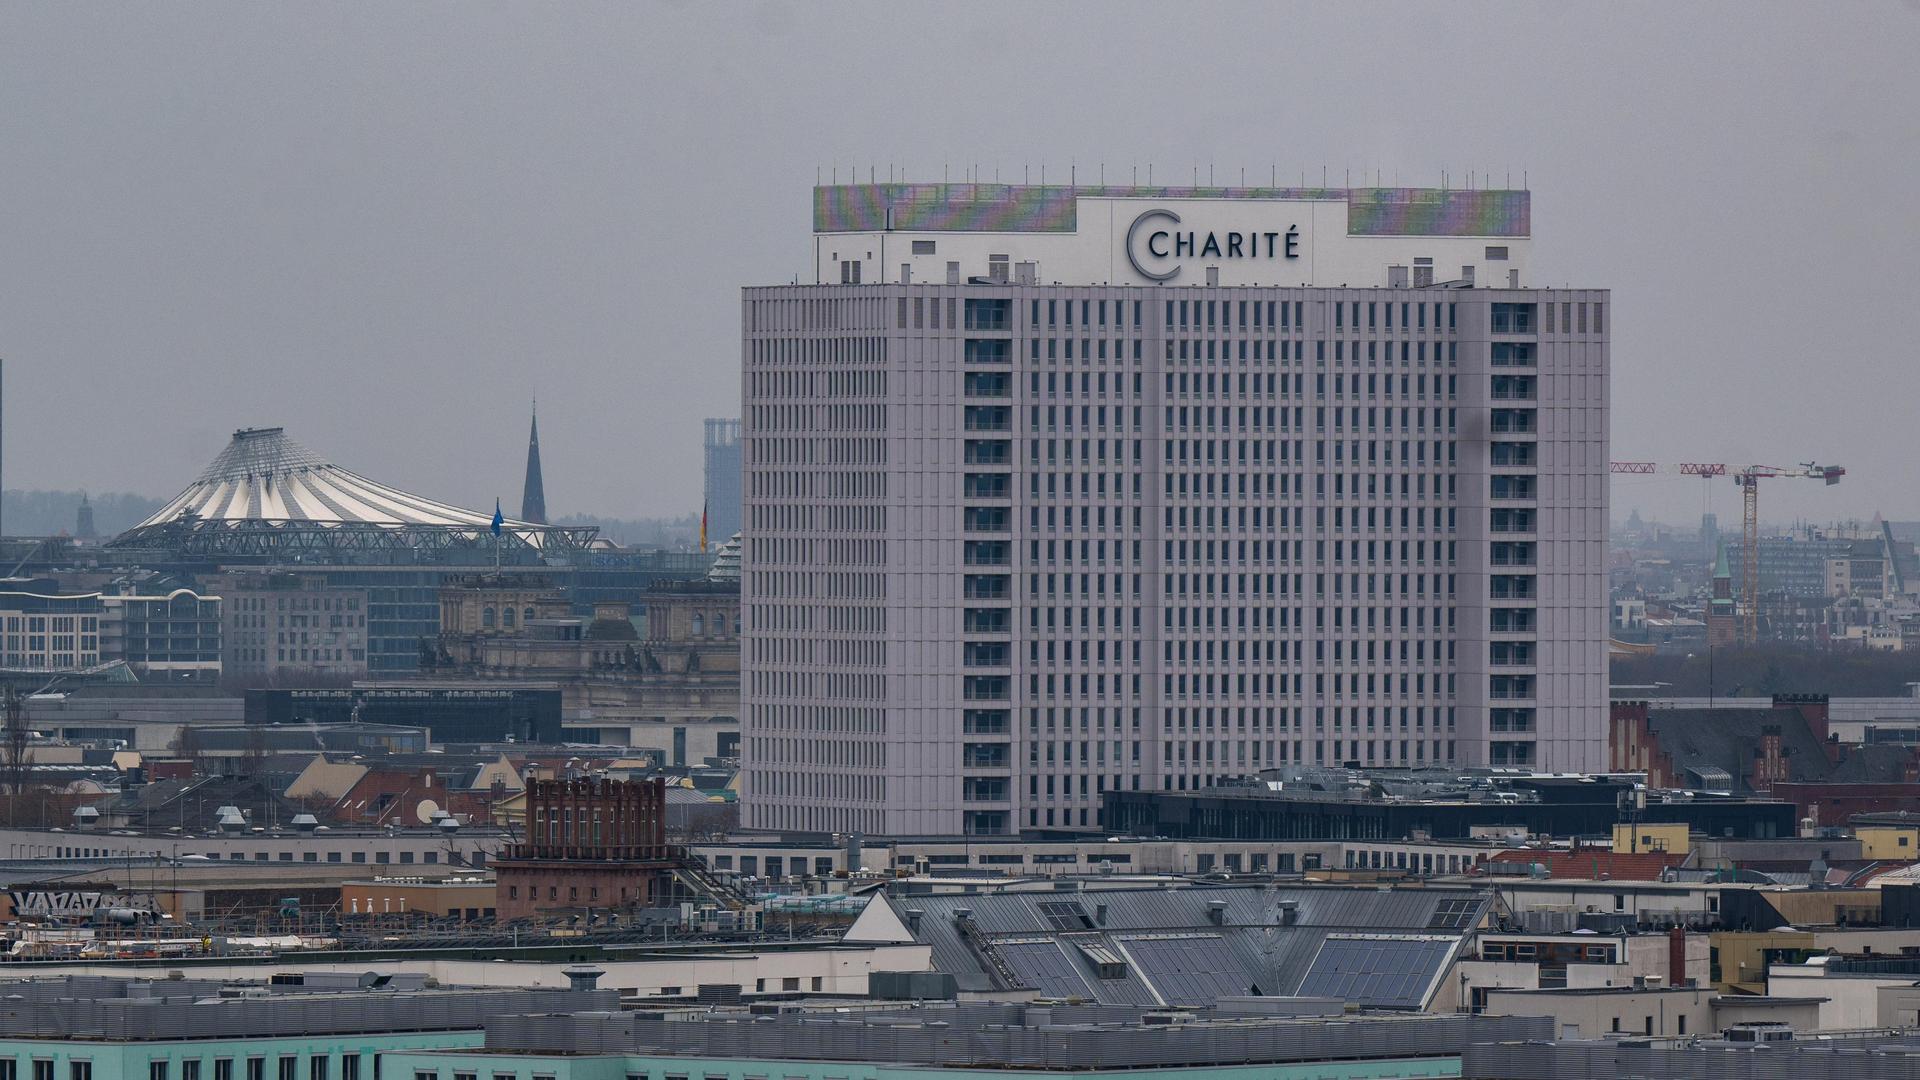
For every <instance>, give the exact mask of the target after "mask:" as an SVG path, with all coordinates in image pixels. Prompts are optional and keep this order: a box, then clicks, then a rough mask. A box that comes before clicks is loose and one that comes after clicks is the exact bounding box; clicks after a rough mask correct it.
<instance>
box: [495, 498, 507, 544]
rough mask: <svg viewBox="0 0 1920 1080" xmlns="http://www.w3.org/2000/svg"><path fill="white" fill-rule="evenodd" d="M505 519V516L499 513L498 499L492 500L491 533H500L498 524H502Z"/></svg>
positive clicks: (497, 534) (496, 534)
mask: <svg viewBox="0 0 1920 1080" xmlns="http://www.w3.org/2000/svg"><path fill="white" fill-rule="evenodd" d="M506 520H507V519H506V517H505V516H504V515H502V514H501V513H500V500H499V499H495V500H493V535H495V536H499V535H500V526H501V525H502V524H504V523H505V522H506Z"/></svg>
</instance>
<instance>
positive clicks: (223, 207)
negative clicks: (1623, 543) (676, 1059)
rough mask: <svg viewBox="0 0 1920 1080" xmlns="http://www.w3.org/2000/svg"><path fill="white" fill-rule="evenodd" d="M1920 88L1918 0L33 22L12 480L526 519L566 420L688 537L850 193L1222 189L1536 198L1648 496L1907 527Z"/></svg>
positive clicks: (692, 9) (8, 287)
mask: <svg viewBox="0 0 1920 1080" xmlns="http://www.w3.org/2000/svg"><path fill="white" fill-rule="evenodd" d="M1916 56H1920V6H1916V5H1915V4H1914V3H1905V4H1901V3H1871V2H1860V3H1830V4H1808V3H1799V4H1754V3H1732V4H1721V5H1679V6H1675V5H1670V4H1665V3H1661V4H1646V5H1620V4H1592V5H1558V4H1554V5H1538V6H1516V5H1501V6H1470V5H1463V4H1457V3H1454V4H1433V5H1420V6H1404V7H1402V6H1389V5H1386V4H1363V5H1346V4H1341V5H1335V4H1325V5H1315V6H1297V7H1296V6H1285V5H1276V4H1259V5H1250V6H1233V5H1190V4H1160V5H1146V4H1119V3H1098V4H1087V5H1078V6H1075V5H1067V4H1018V5H1014V4H1008V5H1004V6H994V5H982V4H968V5H940V6H938V7H932V6H921V5H914V4H902V3H889V4H885V5H874V6H851V5H847V6H842V5H828V6H815V5H805V6H802V5H793V4H779V3H760V4H740V5H706V4H702V5H697V6H693V5H689V6H679V5H667V6H661V5H651V4H632V5H612V4H593V5H582V4H563V5H548V4H539V5H533V4H524V5H491V4H479V3H461V4H356V5H345V4H302V5H285V4H252V3H246V4H239V3H234V4H215V3H204V4H195V5H178V4H170V5H157V4H139V5H127V6H120V5H106V4H74V3H66V2H61V3H45V4H25V3H12V4H7V5H5V6H4V8H0V207H3V208H4V209H0V355H4V356H5V357H6V358H7V360H8V363H7V372H6V374H7V385H6V389H7V391H8V401H7V410H6V461H5V469H6V472H5V482H6V485H7V486H8V487H40V488H76V487H84V488H88V489H91V490H95V491H103V490H114V491H119V490H126V491H137V492H142V493H147V494H152V495H171V494H172V493H173V492H174V491H176V490H178V489H179V488H180V487H182V486H184V485H185V484H186V483H187V482H188V481H189V480H191V479H192V477H193V476H194V474H195V473H196V472H197V471H198V470H199V468H200V467H201V466H202V465H203V464H204V463H205V462H206V461H207V460H208V459H210V458H211V457H212V456H213V455H214V454H215V453H216V452H217V451H218V450H219V449H220V447H221V446H222V445H223V444H224V443H225V440H226V438H227V436H228V434H229V432H230V431H231V430H232V429H233V428H236V427H240V426H249V425H270V424H284V425H286V426H287V427H288V428H289V429H290V432H291V433H292V434H293V436H294V437H295V438H296V439H299V440H300V441H302V442H305V443H306V444H308V445H309V446H311V447H313V448H314V449H315V450H318V451H319V452H321V453H323V454H327V455H329V456H331V457H332V458H333V459H334V460H336V461H337V462H339V463H341V464H343V465H345V466H347V467H349V468H353V469H356V470H359V471H361V472H364V473H367V474H369V475H371V476H374V477H377V478H379V479H382V480H385V481H387V482H389V483H393V484H396V485H399V486H402V487H406V488H409V489H411V490H414V491H417V492H420V493H422V494H427V495H432V496H436V497H440V498H444V499H449V500H454V501H459V502H463V503H466V504H468V505H472V506H477V507H481V506H489V505H490V504H491V500H492V498H493V496H494V495H496V494H499V495H501V496H504V497H505V498H506V501H507V504H508V506H509V507H511V506H513V505H515V504H516V503H517V500H518V497H519V485H520V471H521V465H522V460H523V457H522V456H523V454H524V452H525V451H524V447H525V436H526V419H527V399H528V398H529V396H531V395H532V394H533V393H534V392H535V391H536V390H537V391H538V393H539V397H540V412H541V419H542V421H543V425H542V436H543V439H542V444H543V446H542V449H543V453H544V456H545V460H546V468H547V493H548V506H549V507H550V508H551V511H552V512H554V513H569V512H575V511H586V512H597V513H602V514H610V515H623V516H634V515H643V514H648V515H651V514H660V515H666V514H677V513H685V512H689V511H693V510H697V508H698V505H699V499H700V495H699V491H700V480H699V469H700V453H699V441H700V424H699V421H700V418H701V417H702V416H709V415H734V414H735V413H736V412H737V410H738V397H739V376H738V364H739V345H738V324H739V318H738V310H739V309H738V292H737V290H738V288H739V287H740V286H741V285H743V284H766V283H775V282H781V281H786V280H789V279H790V278H792V277H793V276H794V275H795V274H799V273H801V272H802V271H803V269H804V268H805V267H806V266H807V262H806V260H807V257H808V247H809V245H808V228H809V205H810V203H809V188H810V187H811V185H812V183H813V181H814V175H815V169H816V168H821V169H826V168H830V167H832V166H833V165H834V164H835V163H836V162H837V163H839V165H840V166H841V168H842V170H843V175H844V170H845V169H846V168H847V167H848V166H849V165H853V164H857V165H858V166H859V167H860V168H861V169H862V171H863V172H864V170H865V168H866V166H867V165H868V164H869V163H875V164H877V165H878V166H879V167H880V169H881V171H882V173H883V174H884V171H885V168H886V163H887V162H889V161H892V162H895V163H904V164H905V166H906V167H907V169H908V170H909V172H910V174H911V175H912V176H913V177H915V178H919V179H928V178H932V179H937V178H939V176H940V174H941V166H942V164H943V163H950V164H951V165H952V166H953V173H954V175H955V176H956V177H958V176H959V175H960V173H961V171H962V170H963V169H964V168H965V167H966V166H967V165H968V164H969V163H972V162H978V163H980V164H981V166H982V167H983V169H984V170H985V172H986V175H987V176H988V177H989V178H991V176H992V174H993V172H992V171H993V170H994V169H995V168H996V167H997V168H998V170H999V175H1000V177H1001V178H1002V179H1006V180H1018V179H1019V178H1020V175H1021V169H1022V166H1023V165H1024V164H1031V165H1032V166H1033V167H1034V169H1035V177H1036V179H1037V174H1038V167H1039V166H1040V165H1041V164H1042V163H1045V164H1046V166H1047V175H1048V178H1049V179H1053V178H1055V177H1061V176H1064V175H1065V172H1066V169H1067V166H1068V164H1069V162H1070V161H1078V162H1079V164H1080V167H1081V170H1082V173H1081V174H1082V175H1083V176H1091V175H1093V174H1094V172H1095V171H1096V170H1097V167H1098V163H1100V162H1103V161H1104V162H1105V163H1106V165H1107V170H1108V171H1107V175H1108V177H1109V178H1117V177H1125V176H1127V175H1128V170H1129V169H1130V167H1131V166H1132V165H1133V164H1135V163H1139V164H1141V165H1143V166H1144V165H1145V164H1146V163H1147V162H1154V163H1156V169H1155V179H1156V180H1159V179H1163V178H1164V179H1174V180H1177V179H1178V178H1179V177H1181V176H1183V175H1184V176H1186V177H1191V175H1192V167H1193V163H1194V162H1196V161H1198V162H1199V163H1200V167H1201V169H1202V171H1203V175H1204V170H1205V169H1206V167H1207V164H1208V163H1209V162H1212V163H1213V164H1214V166H1215V168H1216V173H1215V175H1216V176H1217V177H1218V178H1219V179H1220V180H1221V181H1222V182H1226V181H1228V180H1237V178H1238V175H1239V170H1240V169H1241V168H1242V167H1245V168H1246V169H1248V171H1249V175H1250V176H1255V177H1257V176H1265V175H1268V173H1269V169H1270V167H1272V166H1276V165H1277V167H1278V169H1279V171H1280V173H1281V175H1282V176H1289V175H1290V176H1293V177H1296V178H1297V177H1298V176H1299V175H1300V173H1301V172H1302V171H1305V172H1307V173H1308V174H1309V175H1311V176H1313V177H1315V178H1317V177H1318V175H1319V173H1320V170H1321V168H1322V167H1323V166H1325V167H1326V168H1328V169H1329V170H1330V176H1331V178H1332V179H1333V181H1334V182H1335V183H1338V182H1340V180H1341V178H1342V177H1343V175H1345V174H1346V173H1347V171H1348V170H1349V169H1351V170H1352V171H1353V175H1354V177H1355V180H1356V182H1358V180H1359V178H1360V177H1361V176H1362V175H1366V176H1369V177H1370V176H1371V175H1372V172H1373V170H1375V169H1379V170H1381V171H1382V173H1383V174H1384V177H1385V179H1386V180H1387V182H1388V183H1393V182H1394V181H1395V180H1398V181H1400V182H1403V183H1408V184H1413V183H1420V184H1430V183H1438V181H1439V178H1440V171H1441V169H1443V168H1445V169H1447V170H1448V171H1449V172H1450V174H1451V175H1452V176H1453V177H1454V178H1456V180H1457V182H1461V183H1464V181H1465V177H1466V174H1467V172H1468V171H1469V170H1474V171H1488V172H1491V174H1492V176H1493V178H1494V179H1495V181H1496V183H1498V182H1503V181H1504V180H1505V178H1506V176H1507V175H1508V173H1509V171H1510V172H1511V175H1512V177H1513V181H1514V183H1515V184H1516V185H1517V184H1518V183H1519V181H1520V178H1521V175H1522V172H1523V170H1524V171H1525V173H1526V175H1527V176H1528V178H1529V180H1530V182H1531V187H1532V188H1533V191H1534V216H1533V220H1534V233H1535V236H1536V237H1537V241H1536V263H1535V265H1536V266H1537V267H1538V268H1540V269H1541V271H1542V272H1543V274H1544V278H1543V280H1542V282H1540V283H1551V284H1562V283H1566V284H1576V285H1582V286H1603V287H1609V288H1612V289H1613V290H1614V296H1615V302H1614V318H1613V326H1612V329H1613V331H1614V334H1615V338H1614V340H1615V345H1614V354H1613V362H1614V421H1613V439H1614V455H1613V456H1614V457H1615V458H1617V459H1619V458H1628V459H1648V460H1661V461H1686V460H1706V461H1729V462H1745V461H1764V462H1769V463H1793V462H1797V461H1801V460H1806V459H1809V458H1817V459H1819V460H1820V461H1822V462H1837V463H1839V464H1843V465H1845V466H1847V467H1848V469H1849V470H1850V472H1849V476H1848V478H1847V481H1846V483H1845V484H1843V485H1842V486H1841V487H1838V488H1834V489H1830V490H1828V489H1822V488H1820V487H1819V486H1818V485H1815V484H1812V483H1806V482H1781V483H1777V484H1775V485H1774V486H1773V488H1772V489H1770V490H1768V491H1767V493H1766V495H1765V496H1764V499H1765V503H1764V509H1765V511H1766V514H1767V516H1768V517H1769V518H1776V519H1785V518H1787V517H1790V516H1804V517H1808V518H1812V519H1816V520H1823V521H1824V520H1832V519H1835V518H1840V517H1845V516H1856V515H1857V516H1860V517H1866V516H1869V515H1871V514H1873V513H1874V512H1875V511H1882V512H1884V513H1886V514H1887V515H1888V516H1890V517H1907V518H1916V517H1920V489H1917V487H1916V484H1915V483H1914V480H1915V477H1916V469H1915V465H1914V453H1913V446H1914V433H1915V423H1914V421H1913V415H1912V414H1913V408H1914V403H1915V402H1916V401H1920V369H1916V365H1915V349H1914V341H1915V338H1916V334H1915V331H1914V326H1913V320H1914V319H1915V317H1916V315H1917V314H1920V200H1917V199H1916V198H1915V197H1914V194H1913V182H1914V181H1913V178H1914V176H1915V175H1916V174H1920V168H1917V167H1920V64H1916V62H1915V59H1914V58H1915V57H1916ZM1702 488H1703V485H1702V484H1701V482H1699V481H1695V480H1689V479H1684V478H1672V479H1664V478H1651V479H1637V480H1632V481H1630V482H1628V483H1620V484H1616V485H1615V489H1614V508H1615V513H1616V515H1617V516H1624V515H1625V514H1626V512H1627V511H1628V510H1630V509H1632V508H1634V507H1639V508H1641V509H1642V510H1643V512H1657V513H1660V514H1664V515H1668V516H1670V517H1672V518H1675V519H1685V518H1690V517H1692V516H1693V515H1695V514H1697V513H1698V511H1699V509H1700V507H1701V495H1702ZM1712 491H1713V495H1712V497H1713V500H1714V505H1715V507H1716V509H1718V510H1719V511H1720V512H1721V514H1722V516H1723V517H1726V516H1728V515H1730V514H1732V513H1735V512H1737V507H1738V501H1737V498H1736V492H1735V490H1734V487H1733V485H1732V484H1731V483H1730V482H1727V481H1724V480H1723V481H1721V482H1720V483H1719V484H1717V485H1714V487H1713V489H1712Z"/></svg>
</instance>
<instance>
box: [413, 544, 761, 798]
mask: <svg viewBox="0 0 1920 1080" xmlns="http://www.w3.org/2000/svg"><path fill="white" fill-rule="evenodd" d="M440 610H441V615H440V618H441V625H442V626H443V627H445V628H447V629H445V630H444V631H443V632H442V634H441V635H440V638H439V641H438V642H437V644H436V646H435V648H434V650H433V655H432V656H431V660H432V664H431V665H430V666H425V667H423V671H422V675H423V676H425V677H428V678H432V679H435V680H445V679H448V678H464V679H484V680H493V679H498V680H502V681H512V682H515V683H518V684H525V685H542V686H554V687H557V688H558V689H559V690H560V692H561V708H562V711H563V715H564V718H565V720H564V722H565V726H566V729H567V731H568V734H569V738H576V739H579V740H580V741H583V742H601V743H613V744H616V745H627V746H635V747H646V748H650V749H657V750H659V751H660V752H661V757H662V760H663V763H665V764H671V765H690V764H699V763H700V762H702V761H704V760H706V759H708V758H723V759H724V758H732V757H736V756H737V755H738V754H739V731H740V723H739V719H738V717H739V711H740V708H739V703H740V638H739V623H740V590H739V585H738V583H737V582H715V581H675V582H661V583H660V584H658V585H656V586H655V587H654V588H653V589H651V590H649V591H648V593H647V594H646V611H645V613H644V618H640V619H636V618H634V617H633V616H632V615H631V614H630V613H629V608H628V606H627V605H625V604H597V605H595V606H594V611H593V616H592V617H591V618H587V617H582V616H577V615H573V614H571V613H570V612H569V611H568V608H567V604H566V601H565V599H564V597H563V596H561V595H560V594H559V593H558V592H556V591H552V590H542V589H540V588H538V587H537V586H528V585H524V584H522V583H521V582H518V581H514V582H509V583H504V584H503V583H499V582H494V581H489V580H486V579H479V580H473V581H463V582H460V583H457V584H456V585H454V586H452V587H450V588H447V589H444V590H442V592H441V597H440ZM489 611H491V612H492V613H493V618H492V621H491V623H489V621H488V617H487V612H489ZM508 611H512V612H513V613H514V615H513V623H512V625H508V624H507V616H506V614H505V613H506V612H508ZM637 624H638V625H637ZM643 628H644V629H643ZM426 659H428V658H427V657H423V661H425V660H426Z"/></svg>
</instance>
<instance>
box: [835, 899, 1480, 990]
mask: <svg viewBox="0 0 1920 1080" xmlns="http://www.w3.org/2000/svg"><path fill="white" fill-rule="evenodd" d="M1491 904H1492V893H1491V892H1488V891H1485V890H1480V891H1475V890H1471V889H1406V888H1402V889H1386V888H1377V887H1342V886H1324V887H1311V886H1310V887H1276V886H1271V885H1254V884H1249V885H1212V886H1200V885H1190V886H1174V887H1166V886H1162V885H1151V886H1141V885H1138V884H1129V885H1115V886H1112V887H1095V886H1093V885H1089V886H1088V887H1086V888H1083V889H1075V890H1070V891H1021V890H1008V891H1004V892H985V893H957V894H956V893H948V894H932V895H904V896H895V895H890V894H889V895H885V896H883V897H881V898H879V899H878V900H876V901H875V903H874V905H871V906H869V908H868V909H867V911H866V912H864V913H863V914H862V915H861V916H860V918H859V919H858V920H857V921H856V922H855V923H854V925H853V926H852V927H851V928H850V929H849V930H848V932H847V935H846V940H848V941H850V942H851V941H887V940H894V941H904V940H914V941H920V942H924V943H927V944H929V945H931V946H932V947H933V966H934V968H935V969H936V970H938V971H941V972H944V973H946V974H949V975H952V976H953V977H954V979H955V982H956V984H957V985H958V988H959V989H960V990H962V991H969V992H996V991H998V992H1006V991H1018V990H1033V991H1036V992H1038V993H1039V994H1040V995H1041V996H1042V997H1045V998H1051V999H1057V1000H1078V1001H1089V1002H1099V1003H1101V1004H1107V1005H1133V1006H1193V1005H1210V1004H1212V1003H1213V1002H1214V1001H1215V1000H1217V999H1219V998H1223V997H1235V996H1243V995H1259V996H1274V995H1281V996H1286V995H1295V994H1305V995H1324V996H1334V997H1339V998H1343V999H1345V1000H1348V1001H1352V1002H1354V1003H1356V1004H1360V1005H1365V1006H1370V1007H1375V1008H1383V1009H1420V1008H1423V1007H1425V1006H1426V1004H1427V1003H1428V1002H1430V1001H1431V1000H1432V999H1433V996H1434V994H1435V993H1436V991H1437V990H1438V989H1439V981H1440V979H1441V977H1442V976H1443V975H1444V973H1445V972H1446V971H1447V970H1448V969H1449V968H1450V967H1451V965H1452V962H1453V959H1454V957H1455V956H1456V955H1457V954H1458V952H1459V948H1460V943H1461V941H1462V939H1463V938H1464V936H1465V935H1466V934H1468V933H1469V932H1471V931H1472V930H1473V929H1475V928H1477V927H1478V926H1479V925H1480V923H1481V921H1482V920H1483V919H1484V917H1485V915H1486V912H1487V909H1488V907H1489V906H1490V905H1491Z"/></svg>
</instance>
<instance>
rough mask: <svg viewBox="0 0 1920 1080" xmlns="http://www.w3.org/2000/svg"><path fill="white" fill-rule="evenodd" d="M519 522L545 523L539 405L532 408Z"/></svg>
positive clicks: (544, 489)
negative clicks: (525, 476) (541, 476)
mask: <svg viewBox="0 0 1920 1080" xmlns="http://www.w3.org/2000/svg"><path fill="white" fill-rule="evenodd" d="M520 520H521V521H525V522H530V523H532V524H534V525H545V524H546V523H547V491H546V486H545V485H544V484H542V483H541V480H540V404H539V402H537V401H536V402H535V403H534V406H533V429H532V431H531V433H529V434H528V436H527V484H526V487H525V488H523V489H522V490H521V493H520Z"/></svg>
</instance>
